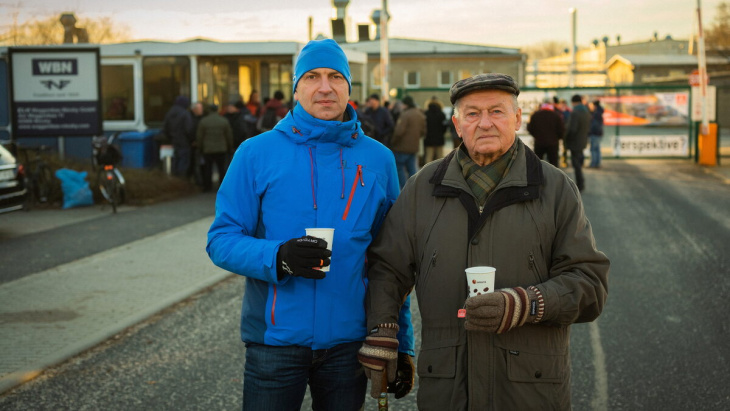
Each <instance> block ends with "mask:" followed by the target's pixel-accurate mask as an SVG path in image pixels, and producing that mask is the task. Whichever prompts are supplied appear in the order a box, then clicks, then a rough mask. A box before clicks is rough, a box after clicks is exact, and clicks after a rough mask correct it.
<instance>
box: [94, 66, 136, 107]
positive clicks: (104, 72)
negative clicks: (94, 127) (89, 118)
mask: <svg viewBox="0 0 730 411" xmlns="http://www.w3.org/2000/svg"><path fill="white" fill-rule="evenodd" d="M101 110H102V113H103V114H102V115H103V118H104V120H113V121H124V120H134V66H132V65H131V64H119V65H102V66H101Z"/></svg>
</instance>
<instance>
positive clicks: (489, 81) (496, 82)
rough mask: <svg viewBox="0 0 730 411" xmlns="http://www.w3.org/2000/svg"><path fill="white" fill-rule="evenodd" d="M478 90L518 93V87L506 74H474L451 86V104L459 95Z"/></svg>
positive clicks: (516, 94) (517, 94)
mask: <svg viewBox="0 0 730 411" xmlns="http://www.w3.org/2000/svg"><path fill="white" fill-rule="evenodd" d="M478 90H504V91H506V92H508V93H512V94H514V95H515V96H519V95H520V87H519V86H518V85H517V83H516V82H515V80H514V79H513V78H512V77H510V76H508V75H506V74H501V73H486V74H477V75H476V76H471V77H469V78H465V79H463V80H459V81H457V82H456V83H454V85H453V86H451V90H449V98H450V99H451V104H454V103H455V102H456V100H458V99H460V98H461V97H463V96H465V95H467V94H469V93H471V92H473V91H478Z"/></svg>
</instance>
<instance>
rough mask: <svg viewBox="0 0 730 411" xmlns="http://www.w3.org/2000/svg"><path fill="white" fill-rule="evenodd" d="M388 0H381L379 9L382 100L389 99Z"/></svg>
mask: <svg viewBox="0 0 730 411" xmlns="http://www.w3.org/2000/svg"><path fill="white" fill-rule="evenodd" d="M388 17H389V16H388V0H383V7H382V9H381V10H380V89H381V91H382V98H383V101H388V100H390V98H389V93H390V80H389V78H388V73H389V72H390V51H389V50H388V20H389V19H388Z"/></svg>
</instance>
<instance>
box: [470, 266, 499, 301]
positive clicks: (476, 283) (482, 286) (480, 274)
mask: <svg viewBox="0 0 730 411" xmlns="http://www.w3.org/2000/svg"><path fill="white" fill-rule="evenodd" d="M496 273H497V269H496V268H494V267H469V268H467V269H466V282H467V285H468V286H469V297H476V296H477V295H482V294H486V293H491V292H494V277H495V275H496Z"/></svg>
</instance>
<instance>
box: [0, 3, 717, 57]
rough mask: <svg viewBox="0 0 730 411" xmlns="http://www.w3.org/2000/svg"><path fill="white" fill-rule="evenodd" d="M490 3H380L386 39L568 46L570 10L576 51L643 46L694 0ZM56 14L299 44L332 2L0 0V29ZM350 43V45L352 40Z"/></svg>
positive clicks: (162, 31)
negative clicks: (596, 42) (602, 42)
mask: <svg viewBox="0 0 730 411" xmlns="http://www.w3.org/2000/svg"><path fill="white" fill-rule="evenodd" d="M509 3H510V2H505V1H499V2H498V1H493V0H389V1H388V8H389V9H390V14H391V21H390V26H389V28H390V34H391V36H395V37H406V38H416V39H428V40H441V41H454V42H464V43H476V44H488V45H495V46H505V47H521V46H526V45H530V44H535V43H540V42H543V41H551V40H555V41H563V42H569V41H570V36H571V32H570V14H569V11H568V10H569V9H570V8H571V7H574V8H576V9H577V13H578V14H577V17H578V18H577V22H578V24H577V38H578V43H579V45H588V44H589V43H590V42H591V41H592V40H593V39H596V38H598V39H600V38H601V37H603V36H608V37H609V38H610V39H611V42H614V41H615V38H616V35H621V39H622V43H628V42H634V41H644V40H648V39H649V38H651V37H652V35H653V33H654V32H657V33H658V35H659V36H660V37H661V38H664V37H665V36H666V35H672V36H673V37H674V38H675V39H687V38H689V36H690V33H691V31H692V30H693V23H694V19H695V16H696V7H697V1H695V0H572V1H568V0H542V1H540V0H535V1H530V0H528V1H523V2H519V3H516V4H518V5H517V6H515V5H514V4H515V3H512V4H509ZM719 3H721V0H711V1H709V0H705V1H702V9H703V24H704V25H705V26H708V25H709V24H710V23H711V22H712V21H713V19H714V16H715V10H716V9H717V5H718V4H719ZM381 4H382V1H381V0H351V1H350V5H349V6H348V8H347V14H348V16H349V17H350V23H351V25H350V27H349V30H350V31H351V32H352V33H353V34H354V33H355V32H356V28H355V27H356V26H355V25H356V24H362V23H368V22H370V15H371V13H372V11H373V10H375V9H378V8H380V7H381ZM13 11H17V12H18V19H19V21H23V20H25V19H28V18H32V17H45V16H48V15H53V14H60V13H61V12H64V11H72V12H75V13H76V15H77V17H83V16H88V17H99V16H109V17H112V18H113V19H114V20H115V21H118V22H120V23H123V24H125V25H127V26H128V27H129V28H130V32H131V35H132V37H133V38H134V39H137V40H140V39H155V40H166V41H179V40H185V39H190V38H196V37H203V38H209V39H214V40H220V41H261V40H285V41H290V40H292V41H300V42H305V41H306V40H307V35H308V30H307V20H308V18H309V17H310V16H311V17H312V18H313V28H314V33H315V35H316V34H317V33H324V34H325V35H329V33H330V30H329V19H330V18H332V17H333V15H334V12H333V7H332V2H331V0H235V1H233V0H216V1H213V2H202V1H200V0H196V1H190V0H177V1H170V0H155V1H150V0H124V1H118V0H114V1H109V0H67V1H63V2H61V1H58V0H55V1H51V0H23V1H19V0H0V25H2V26H4V27H7V25H8V24H10V23H11V22H12V13H13ZM353 39H354V37H353Z"/></svg>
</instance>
